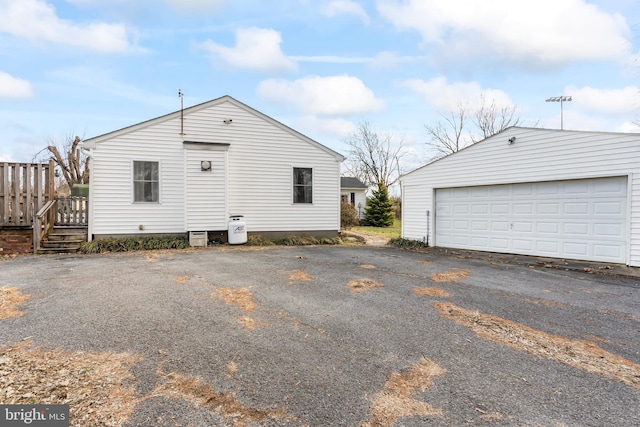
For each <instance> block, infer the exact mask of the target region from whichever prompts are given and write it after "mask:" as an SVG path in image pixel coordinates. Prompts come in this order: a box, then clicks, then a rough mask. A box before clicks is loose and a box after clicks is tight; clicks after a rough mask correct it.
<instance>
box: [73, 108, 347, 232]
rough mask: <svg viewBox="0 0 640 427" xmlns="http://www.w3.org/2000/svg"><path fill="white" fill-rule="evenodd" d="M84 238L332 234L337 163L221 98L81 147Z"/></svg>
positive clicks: (336, 217) (328, 153) (325, 151)
mask: <svg viewBox="0 0 640 427" xmlns="http://www.w3.org/2000/svg"><path fill="white" fill-rule="evenodd" d="M84 148H85V149H87V150H88V151H89V154H90V156H91V179H90V182H91V184H90V190H89V236H90V238H102V237H117V236H130V235H141V234H183V233H187V232H191V231H198V232H202V231H206V232H208V233H209V234H208V236H209V238H210V239H211V238H216V237H219V238H221V240H224V239H225V238H226V233H225V232H226V230H227V229H228V221H229V216H231V215H243V216H244V218H243V219H244V221H245V223H246V227H247V230H248V232H249V234H252V233H259V234H262V235H265V236H273V235H283V234H307V235H316V236H327V235H336V234H337V233H338V231H339V230H340V203H339V202H340V197H339V196H340V164H341V162H342V161H343V160H344V157H343V156H342V155H340V154H339V153H336V152H335V151H332V150H330V149H329V148H327V147H325V146H323V145H321V144H320V143H318V142H316V141H314V140H312V139H310V138H308V137H306V136H304V135H302V134H300V133H298V132H296V131H295V130H293V129H291V128H289V127H287V126H285V125H283V124H282V123H280V122H278V121H276V120H274V119H272V118H271V117H269V116H267V115H265V114H262V113H260V112H259V111H256V110H254V109H253V108H251V107H249V106H247V105H245V104H243V103H241V102H239V101H237V100H235V99H234V98H232V97H230V96H223V97H221V98H218V99H214V100H212V101H208V102H205V103H202V104H199V105H195V106H193V107H190V108H186V109H184V110H183V111H176V112H174V113H171V114H167V115H165V116H162V117H158V118H155V119H152V120H149V121H146V122H142V123H138V124H136V125H133V126H129V127H126V128H124V129H120V130H116V131H113V132H110V133H107V134H104V135H101V136H97V137H94V138H91V139H88V140H86V141H85V142H84Z"/></svg>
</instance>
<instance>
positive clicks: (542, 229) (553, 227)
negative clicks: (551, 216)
mask: <svg viewBox="0 0 640 427" xmlns="http://www.w3.org/2000/svg"><path fill="white" fill-rule="evenodd" d="M537 230H538V233H540V234H558V233H559V232H560V225H559V224H558V223H556V222H538V223H537Z"/></svg>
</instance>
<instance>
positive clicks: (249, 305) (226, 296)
mask: <svg viewBox="0 0 640 427" xmlns="http://www.w3.org/2000/svg"><path fill="white" fill-rule="evenodd" d="M211 297H212V298H217V299H219V300H222V301H223V302H224V303H225V304H229V305H233V306H234V307H237V308H239V309H240V310H242V311H244V312H245V313H246V314H249V313H251V312H252V311H253V309H254V308H256V303H255V302H253V295H251V292H249V289H247V288H240V289H233V288H225V287H221V288H217V289H216V292H214V293H212V294H211Z"/></svg>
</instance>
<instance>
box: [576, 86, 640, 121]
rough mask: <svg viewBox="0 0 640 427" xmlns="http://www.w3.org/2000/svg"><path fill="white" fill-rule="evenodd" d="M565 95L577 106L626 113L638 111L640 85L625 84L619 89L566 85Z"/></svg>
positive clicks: (595, 110) (604, 112)
mask: <svg viewBox="0 0 640 427" xmlns="http://www.w3.org/2000/svg"><path fill="white" fill-rule="evenodd" d="M565 92H566V94H567V95H571V97H572V102H573V104H575V105H576V106H577V107H579V108H581V109H584V110H587V111H591V112H598V113H603V114H616V115H617V114H628V113H631V112H636V113H637V112H639V111H640V87H638V86H627V87H624V88H620V89H597V88H592V87H589V86H584V87H581V88H578V87H576V86H568V87H566V88H565Z"/></svg>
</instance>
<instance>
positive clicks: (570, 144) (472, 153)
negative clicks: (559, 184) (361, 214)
mask: <svg viewBox="0 0 640 427" xmlns="http://www.w3.org/2000/svg"><path fill="white" fill-rule="evenodd" d="M513 136H515V137H516V141H515V143H513V144H508V139H509V138H511V137H513ZM639 159H640V135H634V134H615V133H604V132H576V131H559V130H544V129H529V128H517V127H513V128H509V129H507V130H505V131H503V132H502V133H500V134H497V135H494V136H493V137H490V138H488V139H486V140H484V141H481V142H479V143H477V144H474V145H472V146H470V147H468V148H466V149H464V150H461V151H459V152H457V153H455V154H453V155H451V156H448V157H445V158H443V159H440V160H438V161H435V162H433V163H431V164H429V165H427V166H424V167H422V168H419V169H416V170H415V171H413V172H410V173H408V174H406V175H404V176H403V177H402V186H403V199H404V200H403V201H404V203H403V231H402V233H403V237H404V238H407V239H415V240H422V239H423V237H424V234H425V229H426V227H425V224H424V223H423V222H422V221H421V220H420V218H421V216H424V213H425V212H424V211H425V210H426V209H430V210H431V211H432V212H433V208H434V200H433V197H434V193H435V192H434V189H438V188H452V187H468V186H479V185H496V184H511V183H524V182H538V181H556V180H573V179H585V178H598V177H609V176H628V177H629V181H628V182H629V190H628V204H629V219H628V221H629V227H628V229H629V250H628V259H629V262H628V263H629V265H633V266H640V177H638V173H639V172H640V162H639V161H638V160H639ZM434 224H435V221H434V216H433V215H431V224H430V227H429V228H430V229H431V230H434V228H433V227H434Z"/></svg>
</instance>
